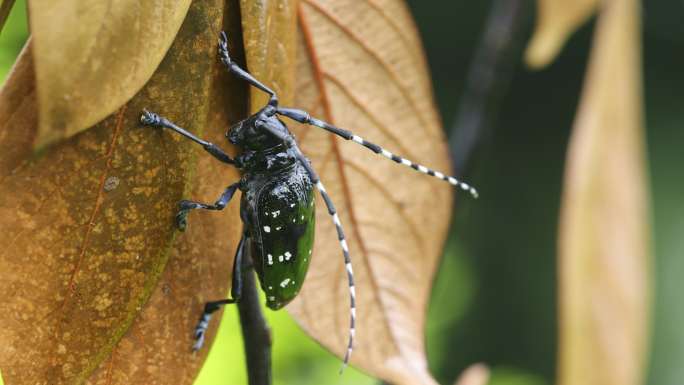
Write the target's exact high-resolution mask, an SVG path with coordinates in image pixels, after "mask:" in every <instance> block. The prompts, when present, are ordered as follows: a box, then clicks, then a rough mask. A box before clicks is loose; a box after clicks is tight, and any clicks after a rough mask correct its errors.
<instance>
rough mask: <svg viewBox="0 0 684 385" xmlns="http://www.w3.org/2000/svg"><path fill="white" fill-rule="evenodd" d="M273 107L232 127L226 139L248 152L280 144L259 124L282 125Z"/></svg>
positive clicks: (267, 107) (264, 109)
mask: <svg viewBox="0 0 684 385" xmlns="http://www.w3.org/2000/svg"><path fill="white" fill-rule="evenodd" d="M272 109H273V107H271V106H266V107H264V108H263V109H262V110H261V111H259V112H257V113H256V114H254V115H252V116H250V117H248V118H247V119H244V120H241V121H239V122H238V123H236V124H234V125H233V126H232V127H230V130H228V132H226V137H227V138H228V140H229V141H230V143H232V144H234V145H236V146H240V147H242V148H244V149H247V150H255V151H256V150H262V149H266V148H270V147H273V146H276V145H278V144H279V141H278V139H277V138H275V137H274V136H273V135H271V134H269V133H268V132H266V131H265V130H264V129H262V128H259V127H258V124H257V122H260V123H262V124H263V123H266V124H269V123H270V124H281V123H280V122H279V121H278V119H277V118H276V117H275V116H274V114H275V112H274V110H272Z"/></svg>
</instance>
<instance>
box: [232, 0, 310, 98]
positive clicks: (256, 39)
mask: <svg viewBox="0 0 684 385" xmlns="http://www.w3.org/2000/svg"><path fill="white" fill-rule="evenodd" d="M240 10H241V15H242V31H243V32H242V33H243V40H244V44H245V54H246V59H247V69H248V70H249V71H250V72H252V73H255V74H259V80H263V81H266V82H267V83H268V86H269V87H271V89H272V90H274V91H276V93H277V94H278V98H279V100H280V103H281V104H283V105H287V104H291V103H292V101H293V100H294V99H293V96H294V87H295V73H296V70H295V69H296V65H297V59H296V48H297V40H296V39H297V33H296V31H297V16H296V11H297V7H296V1H295V0H275V1H267V0H240ZM250 94H251V95H250V102H251V110H252V112H256V111H257V110H259V109H260V108H262V107H263V106H264V105H266V103H267V102H268V95H267V94H265V93H264V92H262V91H259V90H257V89H255V88H252V89H251V90H250Z"/></svg>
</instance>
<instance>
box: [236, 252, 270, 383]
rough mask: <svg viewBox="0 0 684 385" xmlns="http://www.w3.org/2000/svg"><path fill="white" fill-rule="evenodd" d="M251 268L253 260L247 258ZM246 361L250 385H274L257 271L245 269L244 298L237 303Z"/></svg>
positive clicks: (267, 328) (266, 326) (268, 338)
mask: <svg viewBox="0 0 684 385" xmlns="http://www.w3.org/2000/svg"><path fill="white" fill-rule="evenodd" d="M246 259H248V260H249V261H248V262H247V263H248V264H249V265H250V266H251V264H252V262H251V256H250V258H246ZM237 305H238V311H239V313H240V325H241V327H242V338H243V341H244V345H245V358H246V360H247V377H248V379H249V385H271V382H272V375H271V344H272V341H271V329H270V328H269V327H268V325H267V324H266V319H265V318H264V314H263V313H262V311H261V304H260V303H259V293H258V292H257V287H256V279H255V278H254V270H253V269H252V268H251V267H250V268H245V269H243V281H242V297H241V298H240V301H238V303H237Z"/></svg>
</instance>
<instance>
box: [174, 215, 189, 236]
mask: <svg viewBox="0 0 684 385" xmlns="http://www.w3.org/2000/svg"><path fill="white" fill-rule="evenodd" d="M176 227H178V230H180V231H185V229H187V228H188V210H180V211H179V212H178V214H176Z"/></svg>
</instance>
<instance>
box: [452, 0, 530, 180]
mask: <svg viewBox="0 0 684 385" xmlns="http://www.w3.org/2000/svg"><path fill="white" fill-rule="evenodd" d="M528 5H529V0H494V1H493V4H492V8H491V10H490V13H489V16H488V18H487V24H486V27H485V31H484V34H483V35H482V39H481V40H480V43H479V46H478V48H477V51H476V53H475V57H474V58H473V61H472V62H471V64H470V69H469V71H468V78H467V80H466V87H465V91H464V92H463V95H462V96H461V102H460V105H459V108H458V112H457V114H456V119H455V121H454V124H453V125H452V127H451V132H450V138H449V147H450V150H451V154H452V156H453V158H452V159H453V162H454V170H455V171H456V175H458V176H460V175H462V174H463V172H464V170H466V169H467V165H468V161H469V160H470V158H471V156H472V153H473V151H474V150H475V148H476V147H477V145H478V143H479V141H480V139H481V138H482V136H483V135H484V134H485V133H486V131H488V128H489V125H490V124H492V122H493V121H494V119H495V116H496V113H497V112H498V107H499V101H500V99H501V96H502V95H503V94H504V93H505V92H506V90H507V89H508V85H509V83H510V81H511V77H512V75H513V69H514V68H515V64H517V63H518V59H519V57H520V52H521V48H522V45H521V44H520V43H521V32H522V29H523V28H522V27H523V26H524V25H525V21H526V15H527V9H528V8H529V7H528Z"/></svg>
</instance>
